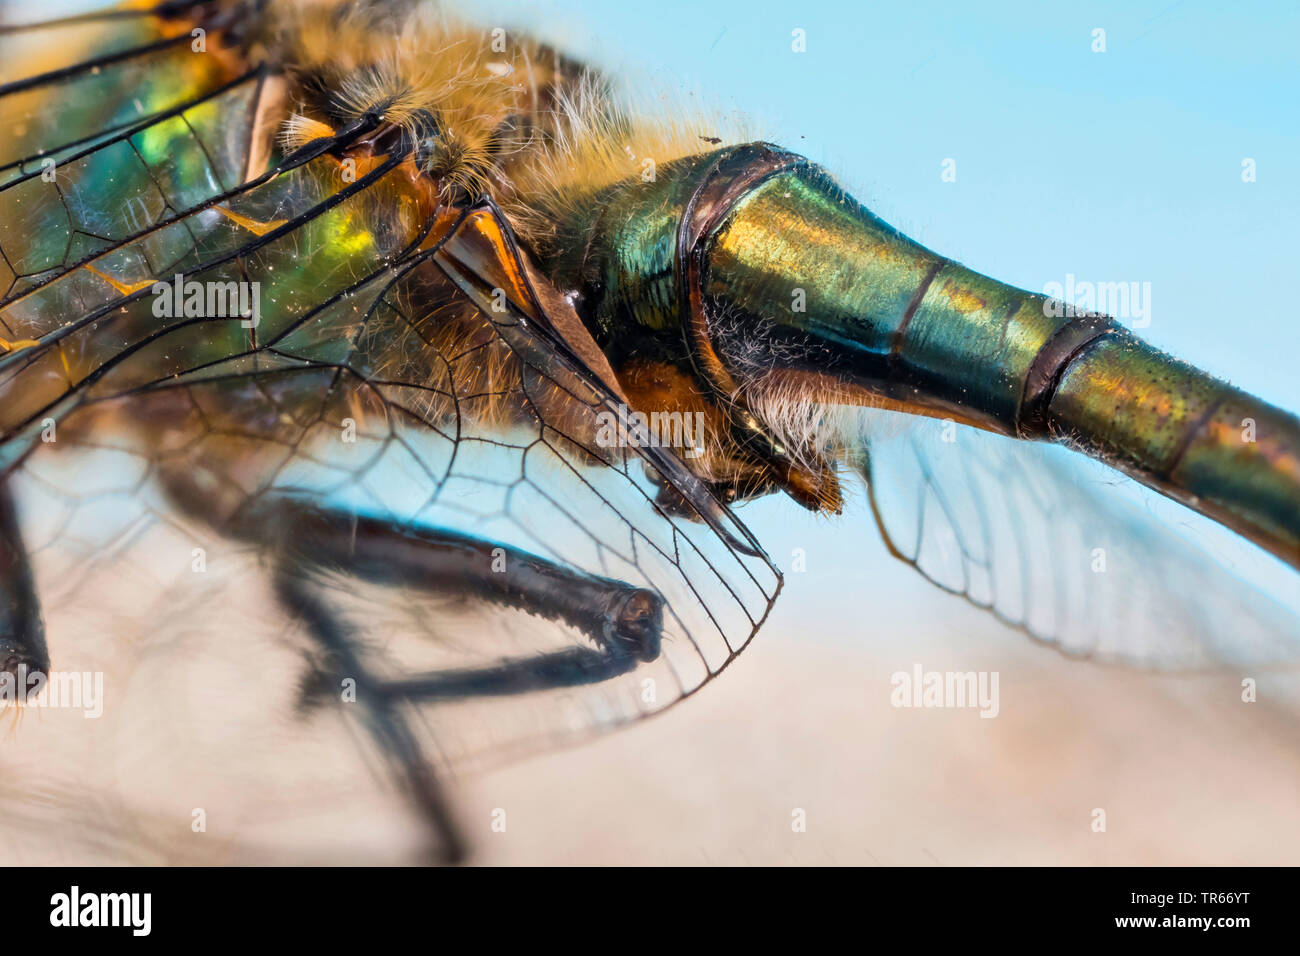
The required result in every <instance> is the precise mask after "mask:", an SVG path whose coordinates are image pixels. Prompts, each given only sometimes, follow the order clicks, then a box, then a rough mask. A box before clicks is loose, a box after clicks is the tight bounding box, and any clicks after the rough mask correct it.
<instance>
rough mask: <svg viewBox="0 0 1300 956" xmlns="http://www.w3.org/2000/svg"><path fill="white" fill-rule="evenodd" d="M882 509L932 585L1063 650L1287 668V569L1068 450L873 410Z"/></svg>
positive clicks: (878, 514) (1291, 613) (1140, 660)
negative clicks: (988, 611)
mask: <svg viewBox="0 0 1300 956" xmlns="http://www.w3.org/2000/svg"><path fill="white" fill-rule="evenodd" d="M871 414H872V419H873V420H872V423H871V425H870V427H869V429H868V434H869V438H868V439H867V442H866V449H865V455H864V461H863V462H862V469H863V471H864V474H865V477H866V481H867V485H868V494H869V500H870V502H871V505H872V510H873V515H874V517H875V519H876V523H877V525H878V527H879V530H880V532H881V534H882V535H883V536H884V538H885V541H886V543H887V545H888V547H889V548H890V550H891V552H892V553H894V554H895V555H896V556H897V557H898V558H900V559H901V560H903V561H905V562H907V563H909V564H911V565H913V566H914V567H915V568H916V569H917V570H918V571H919V572H920V573H921V574H923V575H924V576H925V577H926V578H928V579H929V580H930V581H931V582H932V583H934V584H936V585H938V586H939V587H941V588H943V589H944V590H947V591H950V592H952V593H955V594H959V595H961V596H963V597H965V598H966V599H967V600H969V601H970V602H971V603H973V604H975V605H976V606H978V607H981V608H986V609H988V610H990V611H991V612H992V613H994V614H995V615H996V616H998V617H999V618H1001V619H1002V620H1004V621H1006V622H1007V623H1008V624H1010V625H1012V626H1014V627H1017V628H1020V629H1021V630H1023V631H1025V632H1026V633H1027V634H1029V635H1030V636H1032V637H1034V638H1035V639H1037V640H1040V641H1044V642H1047V643H1050V644H1052V645H1054V646H1056V647H1058V648H1059V649H1060V650H1062V651H1064V652H1065V653H1067V654H1071V655H1079V656H1086V657H1091V658H1097V659H1101V660H1114V661H1119V662H1125V663H1131V664H1136V665H1143V666H1153V667H1173V668H1196V667H1213V666H1219V665H1223V664H1225V663H1230V664H1267V663H1281V662H1287V661H1293V660H1295V659H1296V657H1297V656H1298V653H1300V618H1297V616H1296V613H1295V609H1294V607H1293V606H1292V605H1293V603H1294V598H1295V597H1296V596H1297V592H1298V590H1300V589H1298V588H1297V583H1296V581H1295V578H1294V575H1293V573H1291V572H1289V570H1288V569H1285V568H1281V567H1280V565H1278V563H1277V562H1276V561H1274V560H1273V559H1272V558H1270V557H1268V556H1267V555H1265V554H1263V552H1260V551H1258V549H1256V548H1254V547H1253V546H1251V545H1249V544H1248V543H1246V542H1244V541H1242V540H1241V539H1238V538H1236V537H1235V536H1234V535H1231V534H1230V533H1229V532H1226V531H1224V530H1223V529H1221V528H1219V527H1218V526H1216V525H1214V524H1213V523H1212V522H1209V521H1207V520H1205V519H1203V518H1200V517H1199V516H1197V515H1195V514H1194V513H1193V512H1191V511H1189V510H1188V509H1186V508H1184V507H1182V506H1181V505H1178V504H1176V503H1175V502H1172V501H1170V500H1168V499H1165V498H1164V497H1163V496H1160V495H1157V494H1155V493H1154V492H1151V491H1149V490H1147V489H1145V488H1143V487H1141V486H1140V485H1138V484H1137V483H1136V482H1134V481H1132V480H1131V479H1129V478H1127V477H1125V476H1123V475H1121V474H1119V473H1117V472H1115V471H1113V470H1111V469H1108V468H1106V467H1104V466H1102V465H1100V464H1099V463H1097V462H1094V461H1091V460H1090V459H1087V458H1085V457H1084V456H1082V455H1079V454H1077V453H1075V452H1072V451H1070V450H1069V449H1067V448H1063V447H1061V446H1054V445H1045V444H1037V443H1028V442H1021V441H1015V440H1012V439H1009V438H1006V437H1003V436H1000V435H994V434H991V433H988V432H983V431H979V430H977V429H973V428H968V427H966V426H962V425H958V424H955V423H953V422H946V421H945V422H936V421H932V420H929V419H925V420H920V421H917V422H910V423H908V422H904V421H902V420H901V419H902V416H899V415H898V414H897V413H890V412H872V413H871Z"/></svg>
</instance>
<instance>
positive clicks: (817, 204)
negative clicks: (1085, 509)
mask: <svg viewBox="0 0 1300 956" xmlns="http://www.w3.org/2000/svg"><path fill="white" fill-rule="evenodd" d="M582 209H583V211H582V213H581V214H580V215H579V216H578V217H577V219H576V220H575V221H571V222H567V223H562V224H561V225H560V230H559V235H560V236H561V237H562V241H561V242H559V243H557V244H556V247H555V248H556V249H557V250H558V251H557V252H555V253H554V254H553V255H550V256H546V255H544V256H543V263H542V265H543V268H544V270H545V271H546V272H547V273H548V274H549V275H550V276H551V278H552V279H553V280H554V281H555V282H556V284H557V285H558V286H559V287H560V288H561V289H564V290H571V291H572V292H574V293H575V294H576V296H575V297H576V301H577V302H578V307H579V312H580V313H581V314H582V316H583V318H584V320H585V321H586V322H587V323H588V326H589V328H590V329H591V330H592V332H593V334H594V335H595V336H596V338H597V340H598V341H599V343H600V344H601V347H602V348H604V349H605V351H606V354H607V355H608V356H609V357H610V360H611V362H612V364H613V365H614V367H615V368H616V369H617V368H619V367H620V365H621V363H622V362H623V361H624V360H626V359H627V358H629V357H646V356H652V357H654V358H656V359H667V360H669V361H674V362H677V363H678V364H679V365H680V366H681V367H682V368H683V369H684V370H685V371H687V372H688V373H689V374H690V375H692V376H693V377H694V378H695V380H696V381H698V382H699V384H700V387H701V389H702V390H704V391H706V392H711V393H712V394H714V396H715V398H716V399H717V401H718V402H719V403H720V404H724V405H729V406H730V407H731V408H732V411H733V412H734V417H735V419H736V420H737V423H738V424H737V429H736V437H737V440H738V441H741V442H745V443H748V445H749V447H752V448H754V449H756V453H758V454H760V455H761V456H764V457H767V458H769V459H772V460H779V459H780V458H781V456H782V455H783V454H784V450H783V449H781V448H780V447H779V446H775V445H770V444H769V446H768V447H764V446H763V443H762V441H760V440H758V439H757V438H756V437H755V428H756V426H755V423H754V421H753V419H752V416H747V413H746V411H745V408H744V406H743V401H739V402H738V401H737V398H736V396H737V394H738V393H739V392H740V391H741V390H740V389H738V388H737V385H738V384H743V383H744V382H746V381H752V380H753V379H754V378H755V377H757V376H761V375H763V374H765V373H769V372H772V371H774V370H775V371H778V372H782V373H791V374H795V375H798V374H801V373H802V374H804V375H805V376H810V375H820V376H822V377H829V378H830V379H832V380H834V381H835V382H837V383H841V384H843V385H845V386H848V387H851V388H854V389H858V390H861V391H862V392H863V393H864V394H868V393H869V394H870V395H873V396H876V397H878V398H884V399H888V400H891V401H893V402H897V403H902V404H904V405H905V406H907V407H910V408H912V409H914V410H917V411H925V412H926V413H929V414H936V413H937V414H940V415H952V416H953V417H955V418H959V419H962V420H965V421H969V422H971V423H974V424H977V425H980V426H982V427H984V428H988V429H990V430H993V431H999V432H1002V433H1005V434H1008V435H1013V436H1017V437H1021V438H1057V439H1065V440H1068V441H1070V442H1072V443H1074V444H1075V445H1077V446H1078V447H1079V448H1080V449H1081V450H1083V451H1085V452H1087V453H1089V454H1092V455H1094V456H1096V457H1099V458H1101V459H1102V460H1104V461H1107V462H1108V463H1110V464H1112V465H1115V466H1117V467H1120V468H1123V469H1124V470H1126V471H1129V472H1130V473H1132V474H1134V475H1135V476H1136V477H1138V478H1139V479H1140V480H1142V481H1144V482H1145V483H1147V484H1149V485H1151V486H1153V487H1156V488H1159V489H1160V490H1162V491H1164V492H1166V493H1168V494H1170V495H1172V496H1173V497H1175V498H1178V499H1179V500H1182V501H1184V502H1185V503H1187V504H1189V505H1191V506H1192V507H1195V508H1198V509H1199V510H1201V511H1203V512H1204V513H1206V514H1208V515H1210V516H1211V517H1214V518H1215V519H1216V520H1219V521H1222V522H1223V523H1225V524H1227V525H1229V526H1230V527H1233V528H1235V529H1237V530H1238V531H1241V532H1242V533H1244V534H1246V535H1247V536H1249V537H1251V538H1252V539H1254V540H1256V541H1257V542H1259V543H1260V544H1262V545H1263V546H1265V547H1267V548H1269V549H1271V550H1273V551H1274V552H1275V553H1277V554H1279V555H1280V556H1282V557H1283V558H1285V559H1286V560H1288V561H1290V562H1292V563H1294V564H1297V565H1300V421H1297V419H1296V418H1295V417H1294V416H1292V415H1289V414H1287V413H1285V412H1282V411H1280V410H1278V409H1275V408H1272V407H1271V406H1268V405H1266V404H1265V403H1263V402H1260V401H1258V400H1257V399H1254V398H1252V397H1251V396H1249V395H1247V394H1246V393H1244V392H1240V391H1238V390H1236V389H1232V388H1230V387H1229V386H1227V385H1225V384H1224V383H1222V382H1219V381H1217V380H1215V379H1213V378H1211V377H1210V376H1207V375H1205V374H1204V373H1202V372H1200V371H1198V370H1196V369H1194V368H1192V367H1191V366H1188V365H1186V364H1184V363H1181V362H1178V361H1176V360H1174V359H1173V358H1171V357H1170V356H1167V355H1165V354H1163V353H1161V352H1159V351H1157V350H1155V349H1153V348H1151V347H1150V346H1148V345H1147V344H1145V343H1144V342H1142V341H1141V340H1139V339H1137V338H1136V337H1135V336H1133V335H1132V334H1130V333H1129V332H1127V331H1126V330H1124V329H1122V328H1121V327H1120V326H1118V325H1117V324H1116V323H1115V322H1114V321H1113V320H1111V319H1108V318H1105V317H1102V316H1093V315H1076V314H1073V313H1072V311H1071V310H1068V309H1064V308H1061V307H1060V305H1061V304H1060V303H1052V302H1050V301H1049V300H1048V299H1047V298H1046V297H1045V296H1043V295H1039V294H1035V293H1030V292H1026V291H1023V290H1020V289H1016V288H1013V287H1011V286H1008V285H1005V284H1003V283H1000V282H997V281H995V280H993V279H990V278H988V277H986V276H982V275H980V274H978V273H975V272H972V271H971V270H969V269H967V268H965V267H964V266H962V265H960V264H959V263H956V262H953V261H952V260H949V259H945V258H944V257H942V256H938V255H936V254H935V253H933V252H931V251H929V250H927V249H925V248H924V247H922V246H920V245H918V244H917V243H915V242H913V241H911V240H910V239H908V238H907V237H905V236H903V235H902V234H900V233H899V232H898V231H897V230H895V229H893V228H892V227H890V226H889V225H888V224H886V223H884V222H882V221H881V220H880V219H878V218H877V217H875V216H874V215H872V214H871V213H870V212H869V211H868V210H867V209H866V208H864V207H863V206H862V205H861V204H860V203H858V202H857V201H856V200H854V199H853V198H852V197H850V196H848V195H846V194H845V193H844V192H843V191H842V190H841V189H840V188H839V187H838V186H837V185H836V184H835V183H834V182H833V181H832V180H831V179H830V177H829V176H828V175H826V173H825V172H823V171H822V170H820V169H819V168H817V167H816V166H814V165H813V164H811V163H809V162H807V161H806V160H804V159H802V158H800V157H797V156H794V155H793V154H789V153H785V152H784V151H781V150H778V149H775V148H773V147H769V146H765V145H762V144H752V145H749V146H742V147H734V148H728V149H724V150H719V151H717V152H714V153H711V154H707V155H704V156H700V157H695V158H692V159H689V160H683V161H680V162H678V163H674V164H671V165H669V166H667V167H665V168H662V169H661V170H660V171H659V175H658V177H657V178H656V179H655V180H654V181H653V182H637V181H632V182H628V183H624V184H621V185H619V186H618V187H615V188H612V189H609V190H606V191H604V192H603V193H600V194H597V195H594V196H592V197H591V200H590V202H589V203H586V204H583V206H582ZM805 380H807V379H805ZM1252 423H1253V425H1252Z"/></svg>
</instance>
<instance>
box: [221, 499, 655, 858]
mask: <svg viewBox="0 0 1300 956" xmlns="http://www.w3.org/2000/svg"><path fill="white" fill-rule="evenodd" d="M226 530H227V531H228V532H230V533H233V534H234V535H236V536H237V537H241V538H246V539H251V540H256V541H258V542H260V543H262V544H263V545H265V546H267V547H268V548H269V549H270V551H271V553H272V555H273V560H274V561H275V564H276V569H277V570H276V586H277V593H278V595H279V597H280V600H281V602H282V603H283V604H284V606H285V607H286V608H287V609H288V610H289V611H290V613H292V614H293V615H294V616H295V617H297V618H298V619H299V620H301V621H303V622H304V624H306V626H307V628H308V630H309V631H310V632H311V634H312V636H313V637H314V638H315V639H316V641H317V642H318V643H319V644H320V645H321V647H322V648H323V649H324V650H325V651H326V653H327V655H328V657H329V660H330V666H329V668H328V670H329V671H330V672H331V673H330V674H329V676H330V677H332V678H335V679H336V680H337V679H340V678H346V677H351V678H352V679H354V680H355V681H356V685H357V702H358V703H359V704H361V705H362V706H363V708H364V713H365V714H366V719H367V724H368V729H369V731H370V733H371V735H372V736H373V737H374V738H375V740H376V742H377V743H378V744H379V746H380V747H381V748H382V750H383V751H384V754H385V756H386V758H387V759H388V760H389V761H390V763H391V764H392V767H393V770H394V772H395V773H396V774H397V775H398V776H399V778H400V779H402V780H403V781H404V782H405V784H406V786H407V789H408V790H409V792H410V794H411V796H412V798H413V799H414V801H415V803H416V805H417V806H418V807H419V808H420V810H421V812H422V813H423V815H424V816H425V817H426V819H427V820H428V821H429V822H430V824H431V825H432V826H433V828H434V830H435V832H436V833H437V834H438V836H439V839H440V841H441V843H442V845H443V846H444V847H445V848H446V850H445V855H446V856H447V857H448V858H449V859H459V858H460V856H461V855H462V854H463V852H464V844H463V842H462V840H461V838H460V836H459V833H458V831H457V828H456V826H455V825H454V823H453V822H452V817H451V814H450V810H449V807H448V803H447V800H446V798H445V796H444V794H443V791H442V788H441V786H440V784H439V782H438V780H437V778H436V776H435V775H434V773H433V771H432V769H431V767H430V765H429V762H428V760H427V759H426V758H425V757H424V755H423V754H422V753H421V751H420V746H419V741H418V738H417V737H416V735H415V734H414V733H413V732H412V731H411V729H410V726H409V724H408V721H407V718H406V715H405V714H404V713H403V712H402V708H403V707H405V706H407V705H408V703H409V702H414V701H428V700H431V699H436V698H453V697H469V696H484V695H499V694H517V693H524V692H527V691H532V690H541V689H546V688H554V687H572V686H578V685H582V684H591V683H596V682H599V681H603V680H606V679H608V678H610V677H613V676H616V675H618V674H621V673H625V672H627V671H629V670H631V669H632V668H634V667H635V666H636V665H637V663H638V662H639V661H649V660H653V659H654V658H655V657H657V656H658V654H659V642H660V632H661V629H662V624H663V602H662V599H661V598H659V597H658V596H657V595H656V594H655V593H654V592H652V591H649V590H647V589H645V588H638V587H634V586H632V585H630V584H627V583H625V582H622V581H616V580H613V579H609V578H602V577H598V576H595V575H588V574H583V573H580V572H576V571H571V570H568V569H566V568H563V567H560V566H559V565H556V564H554V563H553V562H549V561H546V560H544V559H542V558H539V557H538V556H536V555H533V554H529V553H527V552H524V551H520V550H518V549H515V548H509V547H506V546H504V545H500V544H496V543H494V542H490V541H483V540H481V539H477V538H473V537H470V536H466V535H462V534H458V533H455V532H448V531H442V530H434V529H413V528H407V527H403V526H400V525H396V524H393V523H391V522H387V521H383V520H380V519H375V518H370V517H366V516H363V515H357V514H353V513H349V512H344V511H339V510H333V509H321V508H314V507H311V506H308V505H306V504H304V503H302V502H301V501H298V500H295V499H293V498H288V497H280V498H275V499H267V500H264V501H262V502H260V503H258V504H256V505H250V506H248V507H246V508H245V509H243V511H241V512H240V513H239V514H238V515H237V516H236V517H235V519H234V520H233V521H231V522H230V523H229V524H228V525H227V528H226ZM320 569H330V570H337V571H343V572H345V573H347V574H350V575H352V576H354V577H357V578H360V579H363V580H367V581H371V582H374V583H378V584H388V585H394V586H401V587H415V588H420V589H422V590H425V591H428V592H454V593H461V594H470V595H473V596H476V597H479V598H480V599H482V600H485V601H489V602H492V603H495V604H501V605H504V606H507V607H513V608H518V609H521V610H523V611H526V612H528V613H531V614H535V615H538V616H541V617H545V618H548V619H550V620H555V621H562V622H564V623H566V624H569V625H571V626H572V627H574V628H576V629H577V630H579V631H580V632H581V633H583V634H584V635H586V636H587V637H588V638H589V639H590V640H591V641H592V643H593V644H594V645H595V647H592V648H588V647H573V648H568V649H565V650H562V651H554V652H550V653H546V654H539V655H534V656H532V657H529V658H523V659H515V660H506V661H503V662H501V663H499V664H497V665H495V666H490V667H481V668H463V669H457V670H447V671H441V672H436V673H431V674H422V675H415V676H412V677H409V678H404V679H400V680H388V681H385V680H379V679H376V678H373V677H371V676H370V675H369V674H368V672H367V670H366V667H365V663H364V662H363V661H362V659H361V655H360V652H359V650H358V647H357V644H356V641H355V639H354V638H353V636H352V635H351V634H350V633H349V631H348V629H347V626H346V625H345V624H344V623H343V622H342V620H341V619H340V617H339V616H338V615H336V614H334V613H332V611H331V609H330V608H329V607H328V605H327V603H326V601H325V598H324V596H323V593H322V589H321V588H320V586H319V585H318V584H317V583H316V582H315V581H314V580H313V572H315V571H317V570H320ZM338 686H339V684H338V683H335V684H334V687H335V688H337V687H338Z"/></svg>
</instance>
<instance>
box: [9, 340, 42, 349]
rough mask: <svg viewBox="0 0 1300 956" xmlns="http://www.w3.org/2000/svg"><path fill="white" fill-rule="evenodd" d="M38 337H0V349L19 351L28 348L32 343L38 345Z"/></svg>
mask: <svg viewBox="0 0 1300 956" xmlns="http://www.w3.org/2000/svg"><path fill="white" fill-rule="evenodd" d="M40 344H41V342H40V339H14V340H13V341H10V340H9V339H0V351H5V352H19V351H22V350H23V349H29V348H31V347H32V346H34V345H40Z"/></svg>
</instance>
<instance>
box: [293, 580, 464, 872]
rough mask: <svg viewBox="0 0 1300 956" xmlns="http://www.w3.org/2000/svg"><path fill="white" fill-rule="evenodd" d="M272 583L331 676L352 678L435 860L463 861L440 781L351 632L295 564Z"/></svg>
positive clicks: (368, 722)
mask: <svg viewBox="0 0 1300 956" xmlns="http://www.w3.org/2000/svg"><path fill="white" fill-rule="evenodd" d="M275 584H276V592H277V594H278V596H279V598H280V601H281V602H282V603H283V604H284V606H285V608H286V609H287V610H288V611H289V612H290V613H291V614H293V615H294V616H295V617H296V618H298V619H299V620H301V621H302V622H303V623H304V624H305V625H306V626H307V628H308V630H309V631H310V632H311V634H312V636H313V637H314V638H315V639H316V641H317V642H318V643H319V644H320V645H321V647H322V649H323V650H324V651H325V652H326V653H327V654H328V656H329V659H330V662H331V665H332V670H334V672H335V676H336V677H338V678H340V679H344V678H346V679H350V680H352V681H354V682H355V690H356V700H357V703H358V704H360V705H361V708H362V714H363V715H364V718H363V719H364V721H365V724H366V729H367V730H368V731H369V732H370V735H371V736H372V737H373V738H374V740H375V742H376V743H377V744H378V745H379V748H380V750H381V751H382V753H383V755H384V757H385V758H386V759H387V760H388V762H389V764H390V766H391V769H392V771H393V773H394V775H395V776H396V777H397V778H398V779H399V780H401V781H402V782H403V783H404V785H405V787H406V790H407V793H408V795H409V797H410V798H411V800H412V801H413V802H414V803H415V806H416V808H417V809H418V810H419V812H420V815H421V816H422V817H423V818H424V819H425V820H426V821H427V822H428V824H429V825H430V826H431V828H432V829H433V831H434V833H435V835H436V836H437V838H438V857H439V862H444V863H458V862H460V861H462V860H463V859H464V858H465V841H464V838H463V837H462V836H461V832H460V828H459V827H458V826H457V824H456V822H455V818H454V815H453V813H452V810H451V806H450V804H449V802H448V800H447V796H446V793H445V792H444V790H443V787H442V784H441V783H440V782H439V780H438V777H437V774H435V773H434V771H433V767H432V765H431V763H430V761H429V760H428V759H427V758H426V757H425V755H424V753H423V752H422V750H421V747H420V742H419V738H418V737H417V736H416V734H415V732H414V731H413V730H412V729H411V725H410V722H409V720H408V718H407V715H406V714H404V713H402V711H401V709H400V706H399V704H398V702H396V701H394V699H393V698H392V696H391V695H389V694H387V693H384V692H383V690H382V689H381V687H380V682H379V681H377V680H376V679H375V678H373V677H372V676H371V675H370V674H369V673H368V672H367V670H366V668H365V667H364V665H363V664H362V662H361V657H360V653H359V651H358V648H357V644H356V641H355V639H354V637H353V635H352V634H351V633H350V632H349V630H348V628H347V627H346V625H344V624H343V623H342V622H341V621H340V619H339V617H338V616H337V615H336V614H334V613H333V611H332V610H331V609H330V608H329V607H328V605H327V604H326V602H325V600H324V599H323V598H322V596H321V595H320V593H319V591H318V589H317V588H316V587H315V586H314V585H313V583H312V582H311V581H310V580H309V579H308V578H306V577H304V576H303V575H302V574H301V573H299V569H296V568H293V567H291V566H289V565H282V566H281V567H280V569H279V570H278V571H277V574H276V581H275ZM336 686H337V685H336Z"/></svg>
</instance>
